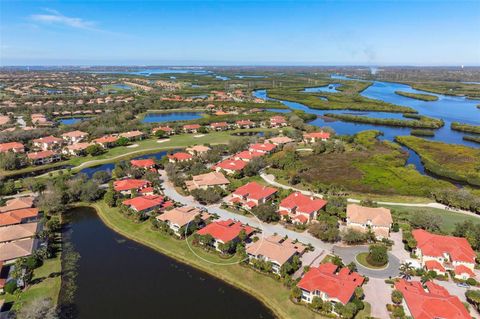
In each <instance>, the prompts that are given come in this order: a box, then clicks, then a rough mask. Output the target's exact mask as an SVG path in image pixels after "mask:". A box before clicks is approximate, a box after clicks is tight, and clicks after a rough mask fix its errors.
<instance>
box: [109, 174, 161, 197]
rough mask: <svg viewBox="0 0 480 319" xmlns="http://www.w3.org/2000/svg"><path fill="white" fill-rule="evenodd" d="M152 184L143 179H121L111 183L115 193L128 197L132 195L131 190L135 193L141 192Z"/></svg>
mask: <svg viewBox="0 0 480 319" xmlns="http://www.w3.org/2000/svg"><path fill="white" fill-rule="evenodd" d="M151 185H152V183H150V182H149V181H147V180H145V179H130V178H128V179H122V180H118V181H115V182H113V188H114V189H115V191H116V192H120V193H122V194H124V195H130V194H131V193H132V189H134V190H136V191H137V192H140V191H142V190H143V189H144V188H147V187H150V186H151Z"/></svg>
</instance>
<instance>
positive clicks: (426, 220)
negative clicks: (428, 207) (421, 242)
mask: <svg viewBox="0 0 480 319" xmlns="http://www.w3.org/2000/svg"><path fill="white" fill-rule="evenodd" d="M410 224H411V225H412V228H422V229H425V230H428V231H433V232H435V231H439V230H440V225H441V224H442V217H440V215H439V214H434V213H430V212H428V211H419V212H417V213H416V214H414V215H413V216H412V217H410Z"/></svg>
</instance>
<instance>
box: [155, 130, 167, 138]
mask: <svg viewBox="0 0 480 319" xmlns="http://www.w3.org/2000/svg"><path fill="white" fill-rule="evenodd" d="M166 135H167V133H166V132H165V131H163V130H157V131H156V132H155V137H156V138H164V137H165V136H166Z"/></svg>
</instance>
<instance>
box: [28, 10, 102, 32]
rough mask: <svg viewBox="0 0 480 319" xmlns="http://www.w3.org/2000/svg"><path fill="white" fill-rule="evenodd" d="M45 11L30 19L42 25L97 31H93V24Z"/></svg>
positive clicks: (55, 12)
mask: <svg viewBox="0 0 480 319" xmlns="http://www.w3.org/2000/svg"><path fill="white" fill-rule="evenodd" d="M45 11H46V12H45V13H43V14H33V15H31V16H30V18H31V19H32V20H33V21H35V22H39V23H44V24H52V25H53V24H55V25H63V26H68V27H71V28H76V29H85V30H97V29H95V23H94V22H92V21H87V20H84V19H82V18H75V17H67V16H64V15H63V14H61V13H60V12H58V11H56V10H52V9H45Z"/></svg>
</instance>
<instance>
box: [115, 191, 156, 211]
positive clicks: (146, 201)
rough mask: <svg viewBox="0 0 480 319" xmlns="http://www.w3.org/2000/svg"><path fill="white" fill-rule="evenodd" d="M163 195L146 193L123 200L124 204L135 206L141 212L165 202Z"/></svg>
mask: <svg viewBox="0 0 480 319" xmlns="http://www.w3.org/2000/svg"><path fill="white" fill-rule="evenodd" d="M163 201H164V199H163V197H162V196H158V195H144V196H138V197H135V198H131V199H127V200H125V201H123V202H122V203H123V205H126V206H130V207H132V208H134V209H135V210H136V211H137V212H141V211H144V210H147V209H150V208H153V207H156V206H160V205H162V204H163Z"/></svg>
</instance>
